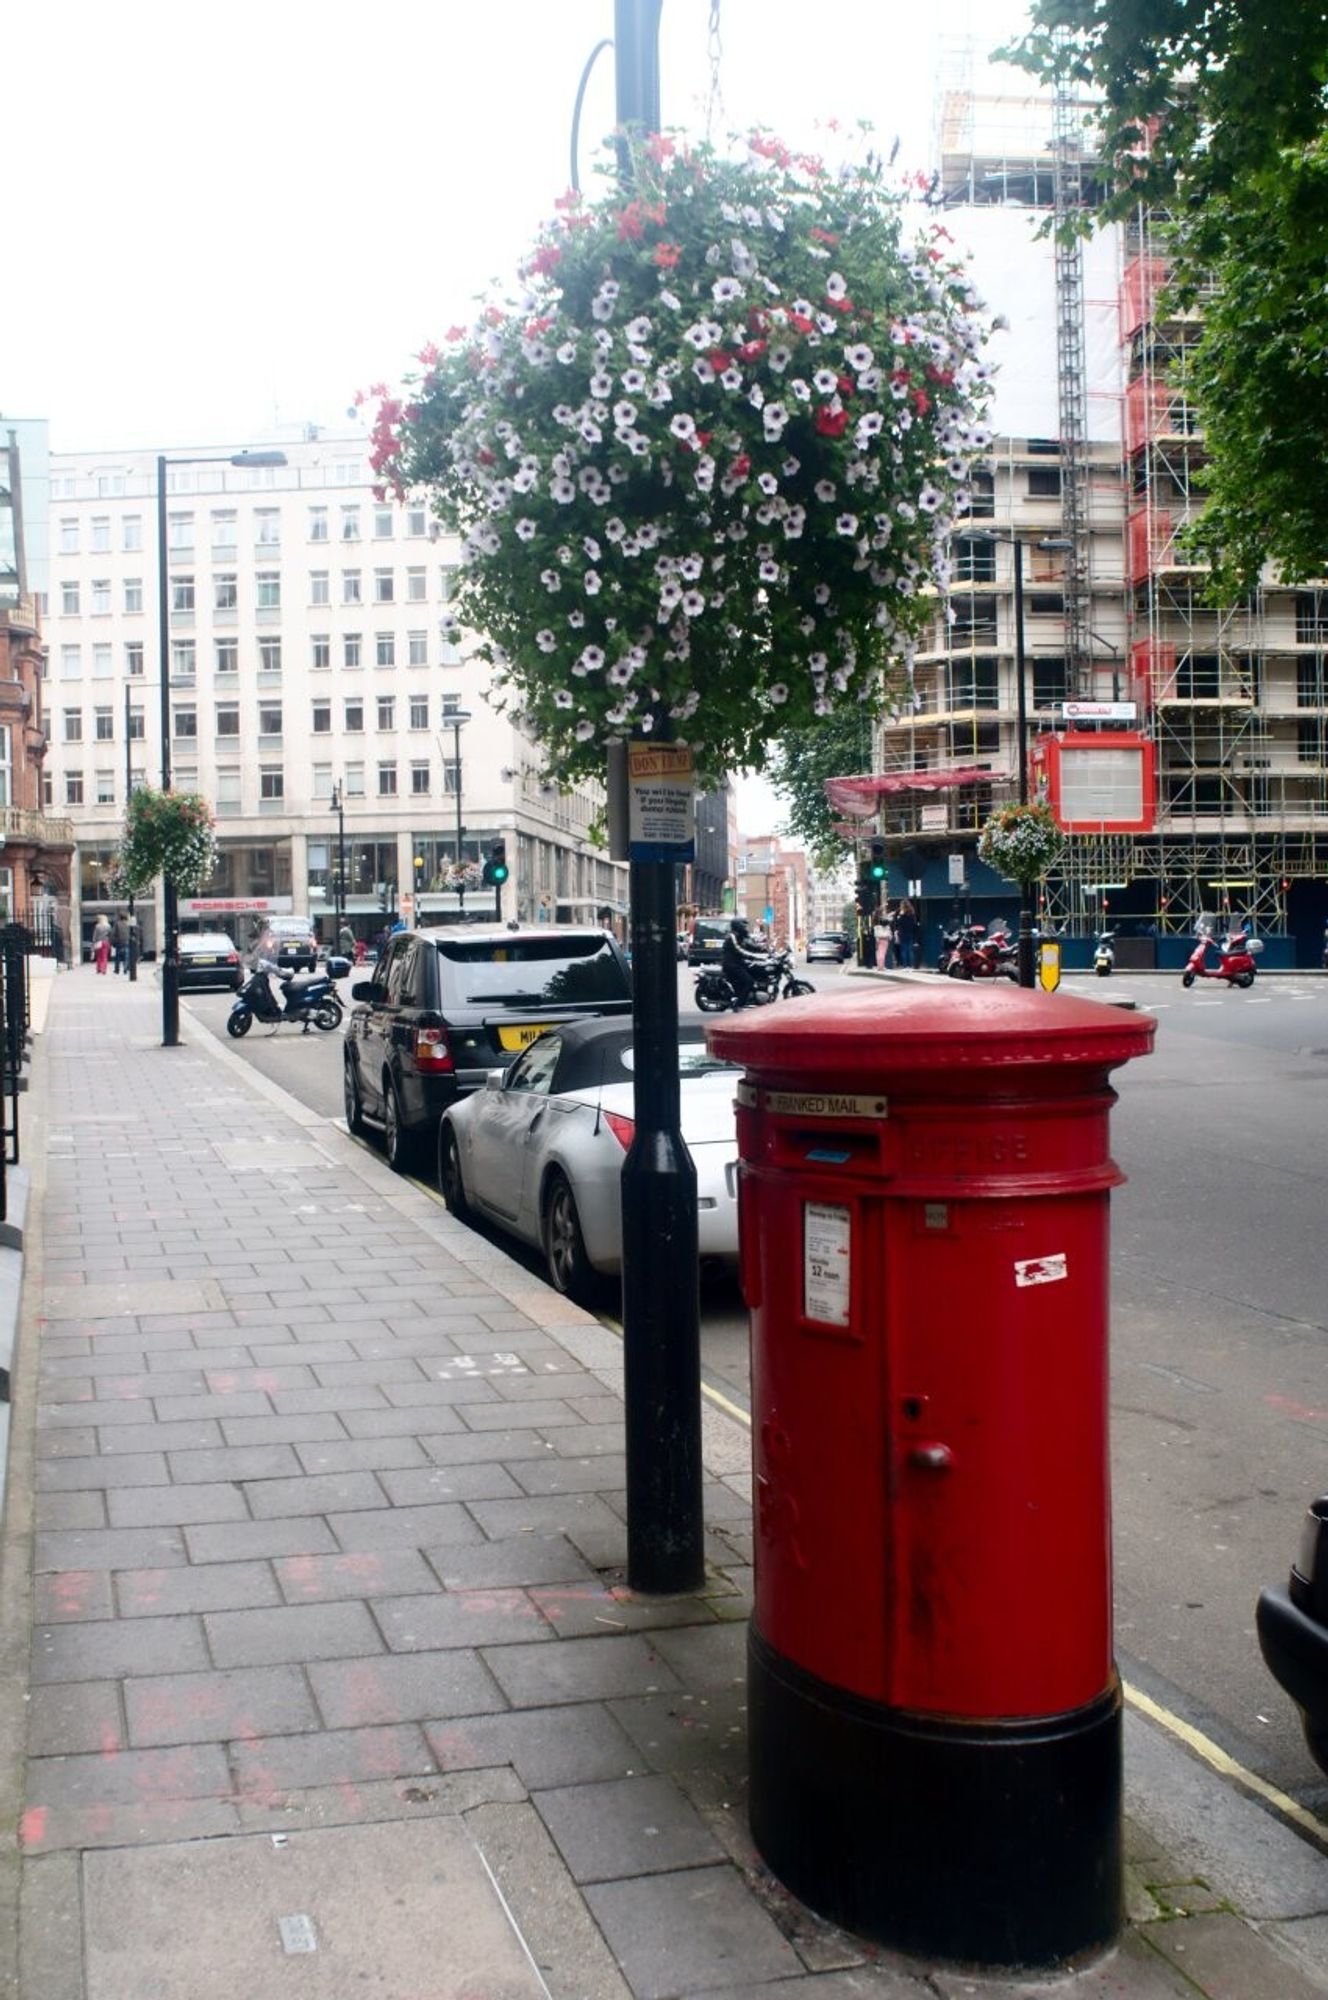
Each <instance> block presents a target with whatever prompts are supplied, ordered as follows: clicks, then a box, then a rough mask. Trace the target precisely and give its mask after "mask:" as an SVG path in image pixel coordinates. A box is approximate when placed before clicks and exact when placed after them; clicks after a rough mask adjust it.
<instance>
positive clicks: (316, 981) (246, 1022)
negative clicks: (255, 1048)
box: [226, 958, 345, 1040]
mask: <svg viewBox="0 0 1328 2000" xmlns="http://www.w3.org/2000/svg"><path fill="white" fill-rule="evenodd" d="M274 977H275V978H276V979H277V981H278V983H279V984H280V987H281V997H280V998H278V997H277V995H276V993H274V992H273V990H272V981H273V978H274ZM344 1012H345V1009H344V1008H343V1007H342V1004H341V1001H340V1000H339V998H338V997H337V992H336V988H335V987H334V986H333V984H332V980H331V978H330V977H329V975H328V974H327V973H326V972H283V971H282V970H281V968H280V966H278V965H274V964H273V963H272V961H271V959H267V958H260V959H259V960H258V962H257V964H256V965H255V966H254V969H253V971H252V972H251V973H250V974H249V977H248V978H247V979H246V980H245V982H244V985H243V986H242V987H241V988H240V990H239V992H238V993H237V994H236V996H235V999H234V1000H233V1002H232V1003H231V1011H230V1013H229V1014H228V1015H227V1016H226V1033H227V1034H228V1035H234V1036H235V1037H236V1039H237V1040H238V1039H239V1037H240V1036H241V1035H247V1034H248V1032H249V1030H250V1028H251V1027H252V1026H253V1024H254V1022H255V1021H266V1022H267V1023H268V1024H269V1025H270V1026H271V1027H272V1028H273V1029H276V1028H279V1027H281V1025H282V1023H283V1022H286V1021H298V1022H299V1024H300V1029H301V1032H302V1033H303V1034H306V1035H307V1034H308V1032H309V1030H310V1028H321V1029H322V1030H323V1032H324V1033H325V1034H330V1033H331V1031H332V1029H333V1028H339V1027H340V1026H341V1018H342V1015H343V1013H344Z"/></svg>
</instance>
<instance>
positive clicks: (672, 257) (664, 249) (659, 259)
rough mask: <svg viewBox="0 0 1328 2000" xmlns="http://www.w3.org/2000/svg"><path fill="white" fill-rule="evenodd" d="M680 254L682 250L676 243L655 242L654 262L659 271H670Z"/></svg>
mask: <svg viewBox="0 0 1328 2000" xmlns="http://www.w3.org/2000/svg"><path fill="white" fill-rule="evenodd" d="M681 256H682V250H681V248H680V246H679V245H678V244H676V243H657V244H656V245H655V262H656V264H658V266H659V268H660V270H661V271H671V270H672V269H673V267H674V265H675V264H676V263H677V261H678V259H679V258H680V257H681Z"/></svg>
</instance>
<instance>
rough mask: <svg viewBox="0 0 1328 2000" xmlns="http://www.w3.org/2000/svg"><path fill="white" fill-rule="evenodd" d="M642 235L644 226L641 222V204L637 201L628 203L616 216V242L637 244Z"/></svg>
mask: <svg viewBox="0 0 1328 2000" xmlns="http://www.w3.org/2000/svg"><path fill="white" fill-rule="evenodd" d="M644 234H645V225H644V224H643V223H642V221H641V204H640V202H639V201H629V202H628V204H627V206H626V208H624V209H621V210H620V211H619V214H618V241H619V242H620V243H639V242H640V240H641V238H642V236H643V235H644Z"/></svg>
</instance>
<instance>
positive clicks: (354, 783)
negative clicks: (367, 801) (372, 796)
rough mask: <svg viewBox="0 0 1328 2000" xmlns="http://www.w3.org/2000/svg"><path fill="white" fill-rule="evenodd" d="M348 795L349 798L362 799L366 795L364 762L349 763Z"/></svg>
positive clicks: (347, 767) (347, 774)
mask: <svg viewBox="0 0 1328 2000" xmlns="http://www.w3.org/2000/svg"><path fill="white" fill-rule="evenodd" d="M346 797H347V798H348V799H362V798H363V797H364V766H363V764H347V766H346Z"/></svg>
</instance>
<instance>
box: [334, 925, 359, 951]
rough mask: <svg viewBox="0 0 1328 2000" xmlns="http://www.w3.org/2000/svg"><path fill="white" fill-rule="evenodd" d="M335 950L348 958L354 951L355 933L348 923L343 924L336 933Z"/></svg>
mask: <svg viewBox="0 0 1328 2000" xmlns="http://www.w3.org/2000/svg"><path fill="white" fill-rule="evenodd" d="M337 950H338V951H339V952H340V953H341V956H342V957H343V958H350V957H352V956H353V955H354V951H355V933H354V931H353V930H352V929H351V927H350V925H349V924H343V925H342V926H341V929H340V931H339V932H338V933H337Z"/></svg>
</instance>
